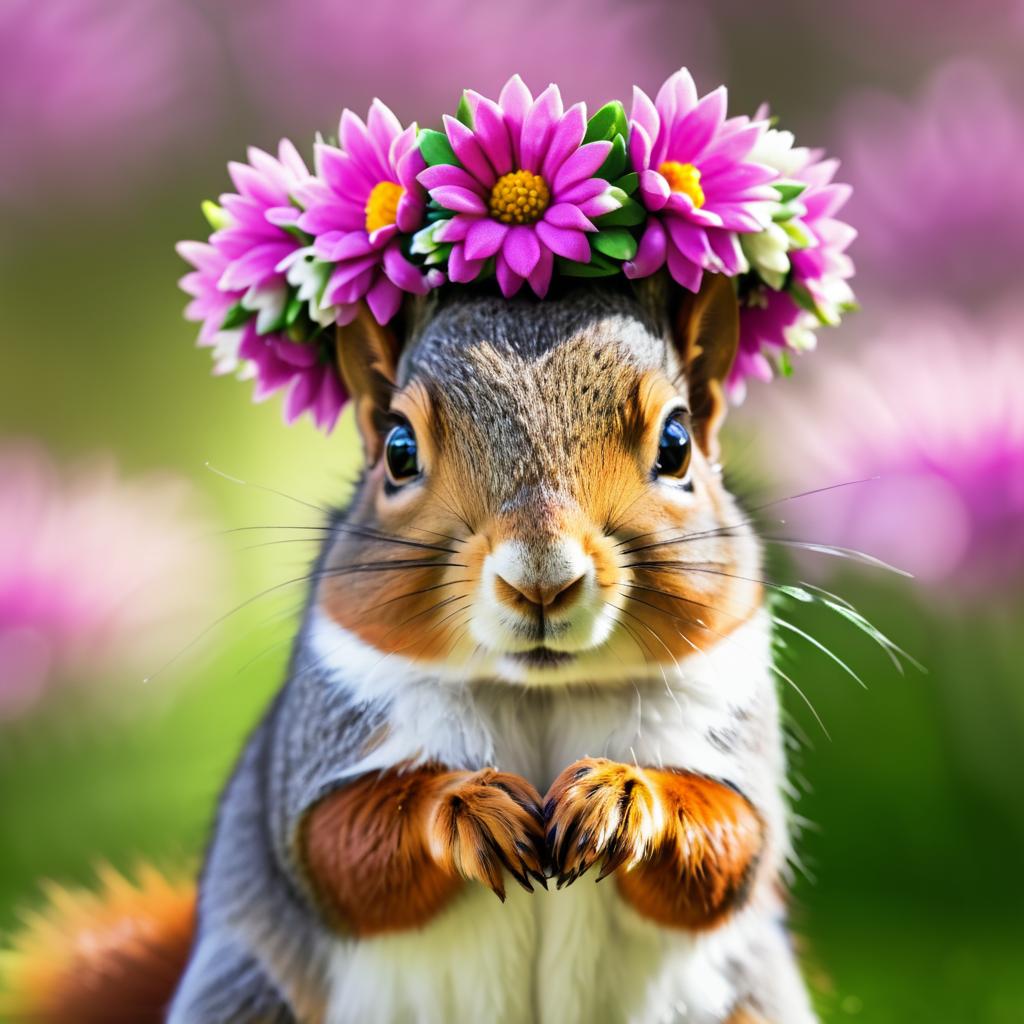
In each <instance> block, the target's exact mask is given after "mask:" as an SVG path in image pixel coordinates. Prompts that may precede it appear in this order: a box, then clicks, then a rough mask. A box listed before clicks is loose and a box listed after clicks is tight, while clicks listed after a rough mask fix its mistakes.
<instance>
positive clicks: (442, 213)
mask: <svg viewBox="0 0 1024 1024" xmlns="http://www.w3.org/2000/svg"><path fill="white" fill-rule="evenodd" d="M454 216H455V213H454V212H453V211H452V210H449V209H447V208H446V207H444V206H441V205H439V204H438V203H435V202H434V201H433V200H431V201H430V203H429V205H428V206H427V223H428V224H436V223H437V222H438V221H439V220H451V219H452V217H454Z"/></svg>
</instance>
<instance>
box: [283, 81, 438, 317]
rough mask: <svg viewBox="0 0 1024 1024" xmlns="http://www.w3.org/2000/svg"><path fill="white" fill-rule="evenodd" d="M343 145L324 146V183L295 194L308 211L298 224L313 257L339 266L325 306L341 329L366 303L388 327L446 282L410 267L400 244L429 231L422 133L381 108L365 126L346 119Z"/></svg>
mask: <svg viewBox="0 0 1024 1024" xmlns="http://www.w3.org/2000/svg"><path fill="white" fill-rule="evenodd" d="M338 138H339V141H340V148H339V147H337V146H329V145H326V144H325V143H320V144H318V145H317V147H316V168H317V177H316V179H315V180H311V181H309V182H308V183H306V184H305V185H303V186H302V187H301V188H299V189H297V190H296V191H295V193H294V195H295V198H296V199H297V200H298V201H299V202H300V203H301V204H302V206H303V207H304V210H305V212H304V213H303V214H302V215H301V217H300V218H299V221H298V223H299V227H300V228H301V229H302V230H303V231H307V232H309V234H311V235H313V236H315V238H314V242H313V252H314V254H315V255H316V256H317V257H318V258H320V259H322V260H326V261H327V262H329V263H334V264H336V267H335V269H334V270H333V272H332V273H331V276H330V278H329V279H328V282H327V287H326V290H325V292H324V296H323V304H324V305H329V306H337V307H339V310H338V313H337V318H338V321H339V322H340V323H349V322H350V321H351V320H352V319H353V318H354V317H355V315H356V312H357V310H358V308H359V301H360V300H361V299H365V300H366V302H367V304H368V305H369V307H370V310H371V311H372V313H373V315H374V317H376V319H377V321H378V322H379V323H382V324H384V323H387V322H388V321H389V320H390V319H391V318H392V317H393V316H394V315H395V313H396V312H397V311H398V307H399V305H400V304H401V301H402V295H403V293H404V292H412V293H413V294H417V295H422V294H425V293H426V292H427V291H428V290H429V289H430V287H431V285H432V284H434V283H437V281H439V277H438V275H436V274H435V275H429V276H428V275H424V274H423V272H422V271H420V269H419V268H417V267H416V266H414V265H413V264H412V263H410V262H409V261H408V260H407V259H406V257H405V255H404V254H403V253H402V248H401V244H400V234H401V235H408V234H411V233H412V232H414V231H416V230H417V229H418V228H420V227H422V225H423V217H424V213H425V197H424V193H423V189H422V188H421V187H420V186H419V184H417V181H416V175H417V174H418V173H419V172H420V171H421V170H422V169H423V167H424V161H423V157H422V156H421V155H420V151H419V149H418V147H417V145H416V125H415V124H413V125H410V126H409V127H408V128H403V127H402V125H401V123H400V122H399V120H398V118H397V117H395V115H394V114H393V113H392V112H391V111H390V110H389V109H388V108H387V107H386V106H385V105H384V104H383V103H381V101H380V100H374V101H373V103H372V104H371V105H370V112H369V115H368V117H367V119H366V122H365V123H364V122H363V121H362V120H361V119H360V118H359V117H358V116H357V115H356V114H354V113H352V111H351V110H345V111H344V112H343V113H342V115H341V124H340V126H339V129H338ZM435 278H436V280H435Z"/></svg>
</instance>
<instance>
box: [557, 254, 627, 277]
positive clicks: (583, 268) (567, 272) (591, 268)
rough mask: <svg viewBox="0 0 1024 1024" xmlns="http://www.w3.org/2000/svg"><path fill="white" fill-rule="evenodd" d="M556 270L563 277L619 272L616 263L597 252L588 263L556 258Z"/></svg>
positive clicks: (608, 274)
mask: <svg viewBox="0 0 1024 1024" xmlns="http://www.w3.org/2000/svg"><path fill="white" fill-rule="evenodd" d="M557 262H558V272H559V273H560V274H562V275H564V276H565V277H611V276H612V275H614V274H619V273H621V268H620V267H619V265H618V264H617V263H612V261H611V260H608V259H605V257H604V256H602V255H600V254H597V255H596V256H594V258H593V259H592V260H591V261H590V262H589V263H575V262H573V261H572V260H566V259H562V258H561V257H559V258H558V261H557Z"/></svg>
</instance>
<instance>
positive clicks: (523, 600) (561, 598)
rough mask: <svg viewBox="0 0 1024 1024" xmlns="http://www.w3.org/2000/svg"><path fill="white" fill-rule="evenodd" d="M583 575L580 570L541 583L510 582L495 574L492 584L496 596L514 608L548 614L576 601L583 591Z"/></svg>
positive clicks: (584, 574)
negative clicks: (572, 574)
mask: <svg viewBox="0 0 1024 1024" xmlns="http://www.w3.org/2000/svg"><path fill="white" fill-rule="evenodd" d="M585 576H586V573H582V572H581V573H580V574H579V575H578V576H576V577H574V578H573V579H570V580H558V581H555V582H551V581H545V582H542V583H541V582H526V581H523V580H519V581H516V582H515V583H512V582H510V581H509V580H507V579H505V577H504V576H500V575H496V576H495V577H494V586H495V589H496V590H497V592H498V597H499V598H500V599H501V600H502V601H504V602H505V604H508V605H511V606H512V607H513V608H515V609H516V610H518V611H527V612H537V611H541V612H543V613H544V614H545V615H550V614H552V613H553V612H558V611H562V610H564V609H566V608H568V607H569V606H570V605H572V604H573V603H574V602H575V601H576V599H577V598H578V597H579V595H580V594H581V593H582V591H583V580H584V577H585Z"/></svg>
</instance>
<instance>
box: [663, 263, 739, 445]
mask: <svg viewBox="0 0 1024 1024" xmlns="http://www.w3.org/2000/svg"><path fill="white" fill-rule="evenodd" d="M672 326H673V333H674V336H675V341H676V346H677V348H678V350H679V356H680V358H681V359H682V363H683V372H684V373H685V375H686V380H687V384H688V385H689V391H690V414H691V416H692V418H693V425H694V430H695V432H696V435H697V443H698V444H699V445H700V446H701V448H702V449H703V450H704V452H705V454H706V455H707V456H708V457H709V458H711V459H717V458H718V429H719V427H720V426H721V425H722V421H723V420H724V419H725V412H726V403H725V390H724V388H723V382H724V381H725V378H726V377H727V376H728V374H729V370H730V369H731V368H732V363H733V360H734V359H735V358H736V349H737V347H738V345H739V337H740V307H739V301H738V299H737V297H736V287H735V285H734V284H733V282H732V280H731V279H730V278H728V277H725V276H724V275H723V274H705V275H704V281H703V284H702V285H701V289H700V291H699V292H697V293H696V294H694V293H693V292H685V293H684V294H683V298H682V301H681V302H680V304H679V307H678V309H677V310H676V312H675V316H674V322H673V325H672Z"/></svg>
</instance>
